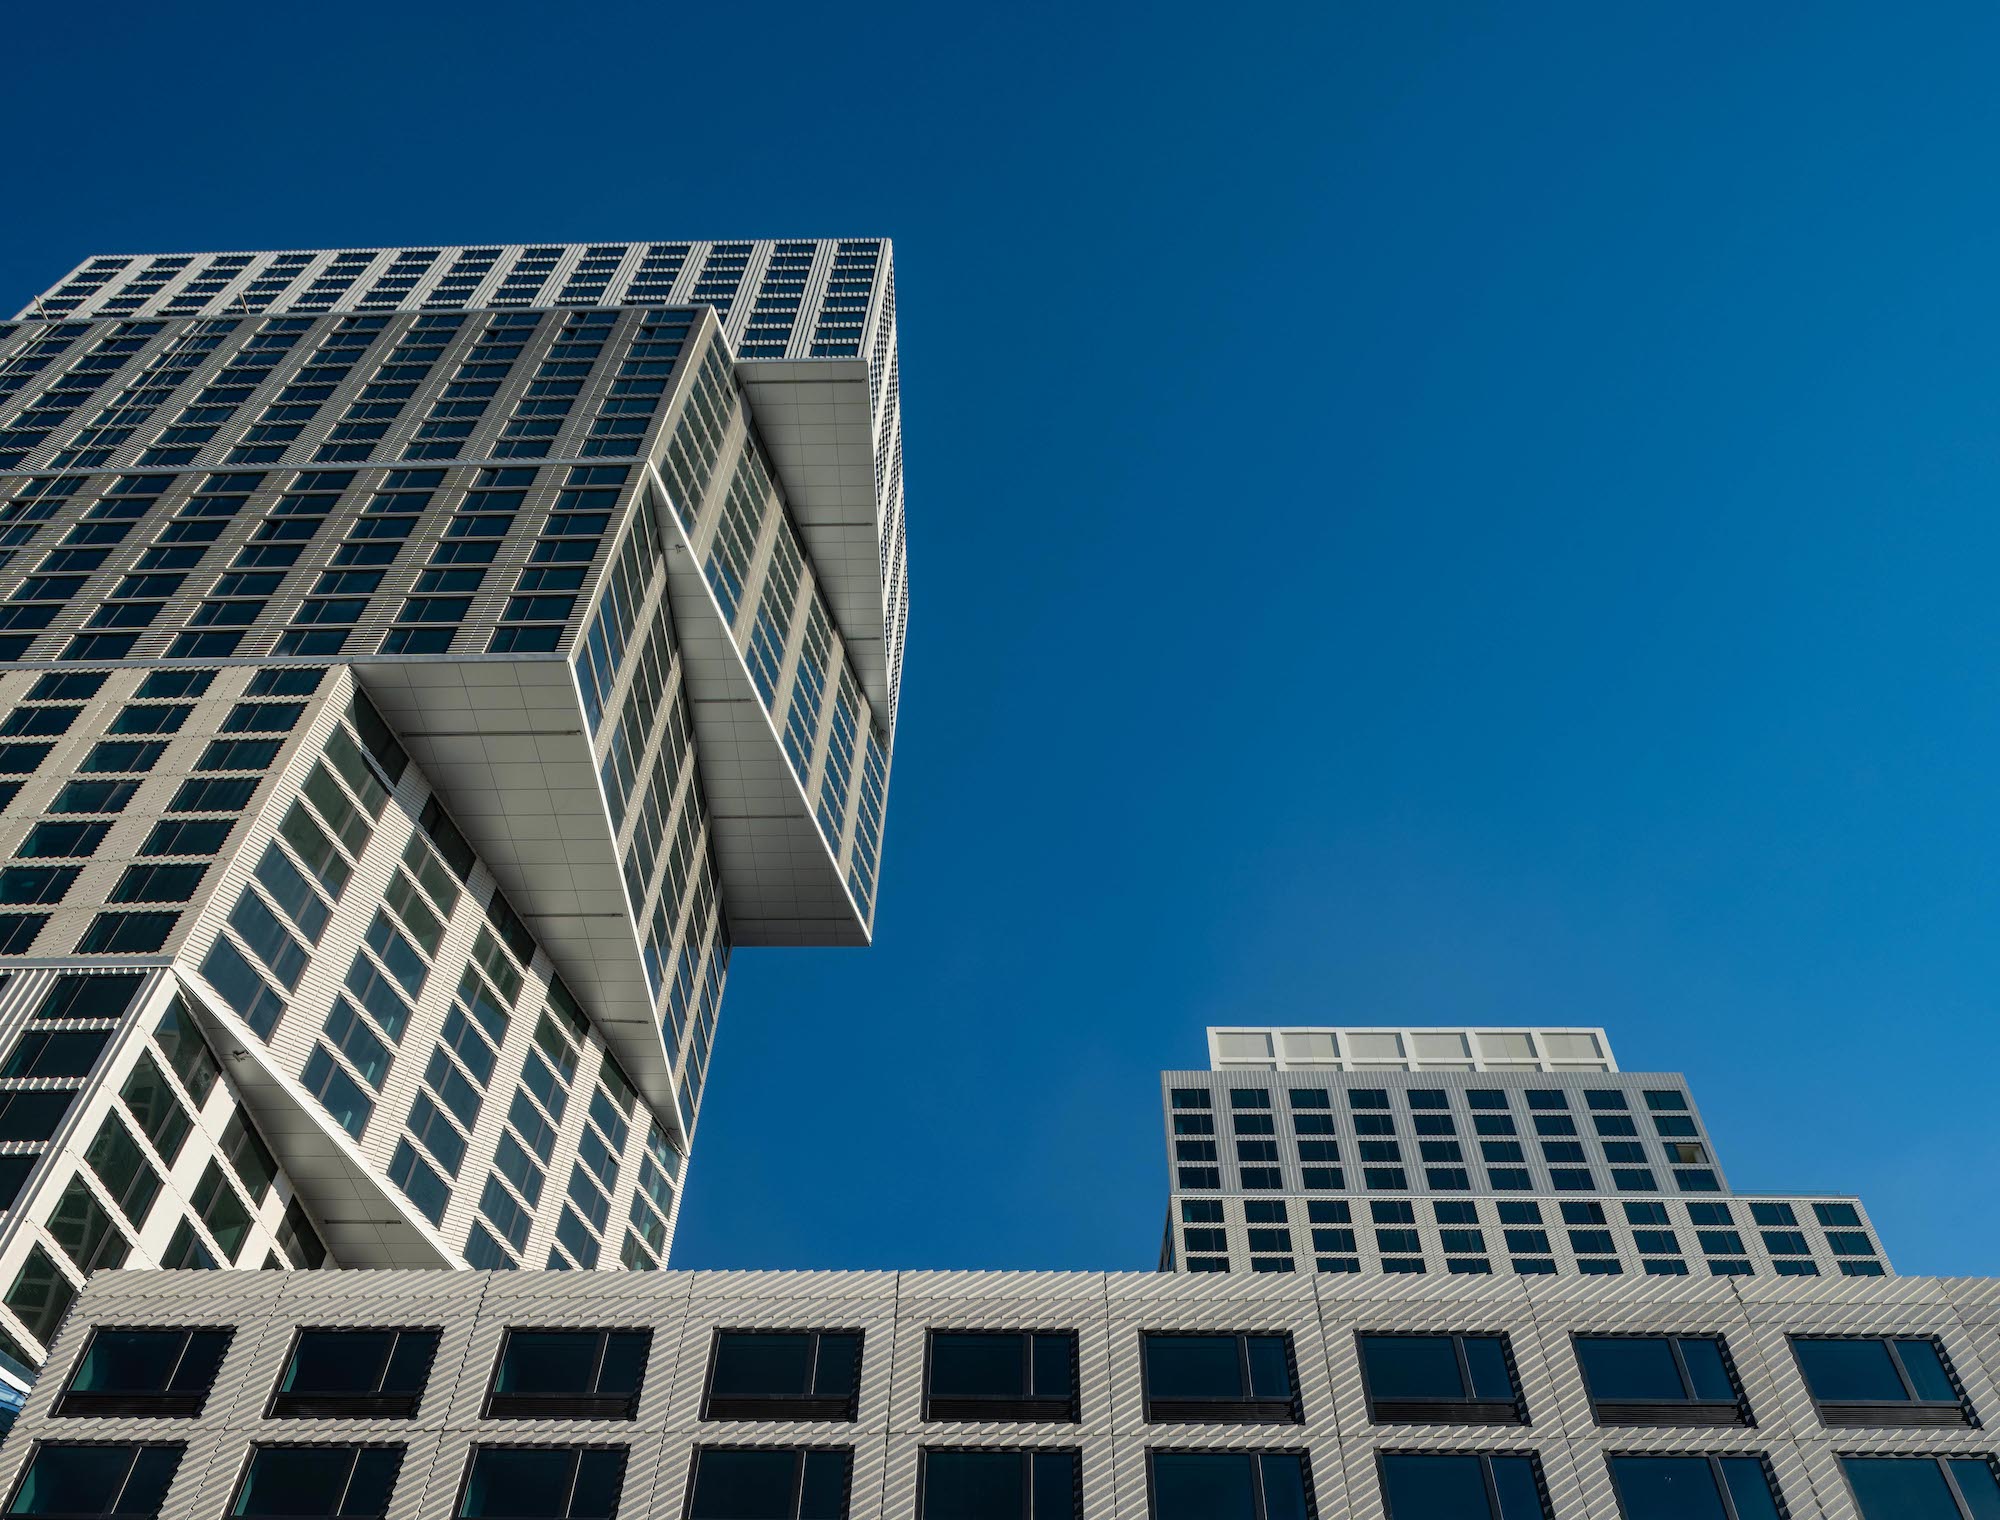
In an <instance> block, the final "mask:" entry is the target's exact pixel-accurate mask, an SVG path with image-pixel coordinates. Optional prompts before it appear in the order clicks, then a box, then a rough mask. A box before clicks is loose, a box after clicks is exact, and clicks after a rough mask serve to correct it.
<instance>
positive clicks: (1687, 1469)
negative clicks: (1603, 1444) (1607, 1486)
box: [1610, 1456, 1779, 1520]
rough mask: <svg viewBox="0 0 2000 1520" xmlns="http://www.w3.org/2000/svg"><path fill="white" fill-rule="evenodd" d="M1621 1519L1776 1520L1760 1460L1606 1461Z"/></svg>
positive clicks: (1768, 1481) (1768, 1479) (1768, 1480)
mask: <svg viewBox="0 0 2000 1520" xmlns="http://www.w3.org/2000/svg"><path fill="white" fill-rule="evenodd" d="M1610 1462H1611V1485H1612V1487H1613V1488H1614V1489H1616V1490H1617V1493H1618V1512H1619V1514H1621V1515H1623V1516H1624V1517H1625V1520H1779V1511H1778V1503H1777V1500H1776V1499H1775V1498H1774V1497H1773V1496H1772V1491H1771V1476H1770V1473H1769V1471H1768V1470H1767V1469H1766V1468H1765V1466H1764V1459H1763V1458H1762V1457H1711V1456H1677V1457H1655V1456H1647V1457H1638V1456H1633V1457H1612V1458H1611V1459H1610Z"/></svg>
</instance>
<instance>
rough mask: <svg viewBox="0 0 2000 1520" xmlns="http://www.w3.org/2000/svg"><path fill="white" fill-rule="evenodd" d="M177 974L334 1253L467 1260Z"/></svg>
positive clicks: (237, 1027)
mask: <svg viewBox="0 0 2000 1520" xmlns="http://www.w3.org/2000/svg"><path fill="white" fill-rule="evenodd" d="M178 981H179V984H180V986H181V987H182V989H183V990H184V991H185V992H186V994H187V1001H188V1006H189V1008H190V1009H192V1010H193V1012H194V1016H195V1018H196V1020H197V1021H198V1022H199V1023H200V1025H201V1028H202V1033H203V1034H204V1035H206V1036H207V1038H208V1042H209V1044H210V1046H212V1047H213V1048H214V1050H215V1052H216V1054H217V1055H219V1056H220V1057H221V1058H222V1063H223V1070H224V1071H225V1072H226V1073H227V1074H228V1078H229V1083H230V1086H231V1087H232V1088H233V1089H234V1090H235V1093H236V1096H237V1098H238V1099H239V1100H240V1101H241V1102H242V1104H243V1106H244V1107H245V1108H247V1109H249V1110H250V1115H251V1117H252V1118H253V1119H255V1120H256V1121H257V1128H258V1130H259V1131H260V1132H261V1133H262V1134H263V1136H264V1139H265V1141H266V1142H267V1143H268V1144H269V1145H270V1147H271V1153H272V1154H273V1155H274V1156H276V1157H277V1158H278V1165H279V1166H281V1167H283V1168H284V1171H285V1175H286V1176H287V1177H289V1178H290V1179H291V1181H292V1186H293V1187H294V1188H295V1189H296V1190H297V1192H298V1195H299V1198H300V1201H301V1202H302V1203H303V1205H304V1207H305V1210H306V1212H307V1213H308V1214H309V1215H311V1216H312V1219H313V1221H314V1224H315V1227H316V1228H317V1229H318V1230H319V1233H320V1237H321V1239H322V1240H324V1241H325V1243H326V1248H327V1252H328V1254H329V1255H331V1257H332V1258H333V1260H334V1261H335V1262H336V1263H337V1264H338V1265H340V1266H342V1267H455V1266H459V1265H462V1263H461V1262H460V1260H459V1258H458V1256H457V1254H456V1253H455V1252H453V1251H452V1250H451V1248H450V1247H449V1246H447V1245H446V1244H445V1242H444V1238H443V1237H442V1236H441V1235H439V1234H438V1233H437V1231H436V1230H434V1229H432V1228H431V1226H430V1224H429V1222H428V1221H426V1220H425V1219H424V1218H423V1217H422V1216H421V1215H420V1214H418V1213H417V1211H416V1209H415V1208H414V1207H413V1206H412V1205H411V1204H410V1203H409V1202H408V1201H407V1200H406V1199H404V1198H403V1197H402V1195H401V1194H399V1193H397V1192H396V1191H395V1190H394V1189H392V1188H391V1187H389V1186H388V1184H387V1183H386V1182H385V1181H384V1180H383V1178H382V1175H381V1174H380V1172H379V1171H376V1170H373V1169H371V1168H370V1167H369V1165H368V1163H367V1162H366V1161H364V1160H363V1159H362V1156H361V1153H360V1151H359V1150H357V1149H356V1148H355V1145H354V1142H353V1141H352V1140H350V1139H349V1138H348V1136H347V1134H346V1132H345V1131H344V1130H342V1129H340V1128H339V1127H338V1126H336V1125H335V1124H334V1123H333V1122H332V1120H331V1119H329V1118H328V1117H327V1115H326V1113H325V1112H324V1111H323V1110H322V1109H321V1108H320V1106H319V1105H318V1104H317V1103H315V1102H313V1101H312V1100H311V1099H310V1098H309V1097H308V1096H307V1095H306V1091H305V1089H304V1088H303V1087H301V1086H299V1084H298V1083H297V1082H296V1081H294V1080H293V1079H292V1078H290V1077H288V1076H286V1075H285V1074H284V1073H283V1072H282V1071H280V1070H279V1069H278V1068H277V1066H276V1065H274V1064H273V1063H272V1061H271V1058H270V1051H269V1049H268V1048H267V1047H266V1046H265V1044H264V1042H263V1041H261V1040H259V1039H258V1038H257V1037H256V1035H254V1034H252V1033H251V1032H250V1030H249V1028H248V1027H247V1026H245V1024H244V1023H243V1021H242V1020H241V1019H239V1018H237V1016H236V1015H235V1014H234V1013H232V1012H230V1011H229V1009H228V1008H227V1007H226V1006H225V1005H223V1004H222V1003H220V1002H219V1001H217V1000H216V999H214V998H212V997H211V996H210V995H209V994H208V992H207V991H206V990H205V988H204V985H203V984H202V983H201V982H200V981H199V980H197V979H196V978H194V977H190V976H185V975H182V976H179V977H178Z"/></svg>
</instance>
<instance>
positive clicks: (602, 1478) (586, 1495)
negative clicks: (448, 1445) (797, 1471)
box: [458, 1446, 749, 1520]
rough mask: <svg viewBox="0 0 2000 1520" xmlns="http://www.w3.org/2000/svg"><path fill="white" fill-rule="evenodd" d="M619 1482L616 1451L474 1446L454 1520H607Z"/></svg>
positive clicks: (620, 1450) (620, 1459) (620, 1463)
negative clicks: (456, 1517) (456, 1515)
mask: <svg viewBox="0 0 2000 1520" xmlns="http://www.w3.org/2000/svg"><path fill="white" fill-rule="evenodd" d="M624 1482H625V1448H624V1447H622V1446H475V1447H473V1449H472V1463H471V1466H470V1467H469V1468H468V1469H467V1470H466V1474H465V1488H464V1490H463V1492H462V1494H461V1496H460V1498H459V1501H458V1520H611V1517H612V1516H613V1515H615V1514H617V1512H618V1491H619V1489H620V1488H621V1487H623V1485H624ZM742 1513H746V1514H747V1513H749V1511H743V1512H742Z"/></svg>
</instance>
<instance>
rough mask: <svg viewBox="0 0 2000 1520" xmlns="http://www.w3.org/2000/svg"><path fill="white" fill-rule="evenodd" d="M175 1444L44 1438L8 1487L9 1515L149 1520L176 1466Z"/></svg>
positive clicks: (178, 1459) (178, 1460) (178, 1453)
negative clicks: (15, 1482)
mask: <svg viewBox="0 0 2000 1520" xmlns="http://www.w3.org/2000/svg"><path fill="white" fill-rule="evenodd" d="M182 1450H183V1448H181V1447H179V1446H111V1445H96V1444H93V1445H84V1444H81V1443H70V1442H54V1441H44V1442H43V1443H42V1444H40V1445H39V1446H37V1447H36V1448H35V1454H34V1456H33V1457H32V1458H30V1459H29V1462H28V1470H27V1472H26V1473H24V1474H23V1475H22V1477H21V1483H20V1486H19V1487H18V1488H16V1489H15V1490H14V1498H13V1502H12V1503H10V1504H9V1505H8V1506H7V1513H8V1514H10V1515H46V1516H50V1517H56V1516H61V1517H64V1520H80V1517H82V1516H86V1515H117V1516H118V1517H120V1520H150V1517H152V1516H154V1515H157V1514H159V1512H160V1504H161V1502H162V1501H163V1500H164V1499H165V1498H166V1496H167V1485H168V1484H169V1483H171V1482H173V1480H174V1472H175V1470H176V1469H177V1468H179V1466H180V1465H181V1452H182Z"/></svg>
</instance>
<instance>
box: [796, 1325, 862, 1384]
mask: <svg viewBox="0 0 2000 1520" xmlns="http://www.w3.org/2000/svg"><path fill="white" fill-rule="evenodd" d="M810 1335H811V1338H812V1345H811V1346H810V1347H809V1348H808V1349H807V1351H806V1386H805V1387H803V1388H801V1389H800V1390H799V1396H800V1397H801V1398H808V1399H809V1398H811V1397H812V1396H813V1390H814V1389H815V1388H817V1387H819V1344H820V1337H819V1332H818V1331H817V1330H814V1331H812V1332H810ZM856 1387H857V1391H858V1388H859V1380H858V1379H857V1380H856Z"/></svg>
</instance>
